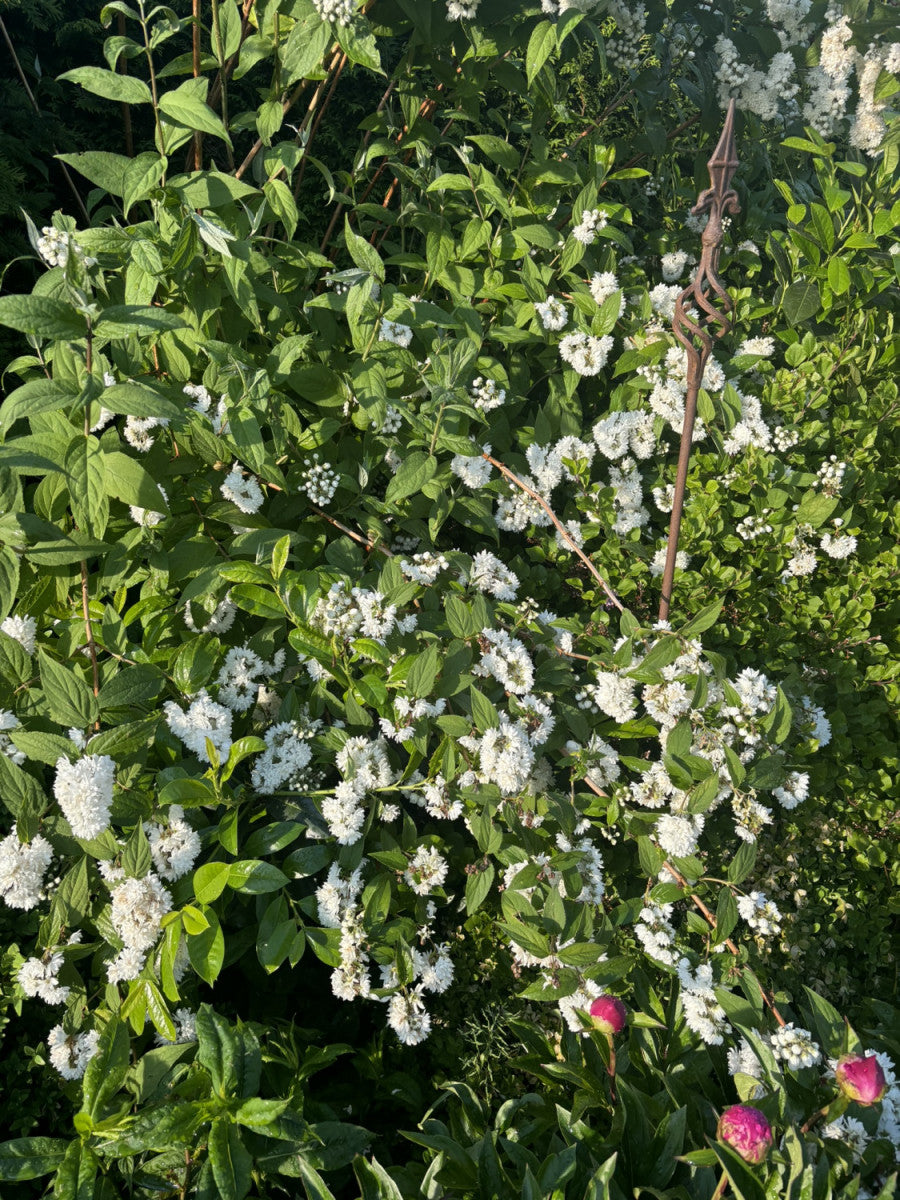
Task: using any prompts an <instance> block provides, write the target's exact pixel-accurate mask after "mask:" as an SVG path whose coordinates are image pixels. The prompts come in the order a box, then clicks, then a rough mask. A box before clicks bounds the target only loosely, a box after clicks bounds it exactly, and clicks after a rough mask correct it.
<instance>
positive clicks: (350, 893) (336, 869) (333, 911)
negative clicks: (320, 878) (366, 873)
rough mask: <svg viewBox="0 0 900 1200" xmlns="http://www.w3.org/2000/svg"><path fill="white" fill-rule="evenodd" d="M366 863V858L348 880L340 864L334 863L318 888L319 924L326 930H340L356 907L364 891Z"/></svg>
mask: <svg viewBox="0 0 900 1200" xmlns="http://www.w3.org/2000/svg"><path fill="white" fill-rule="evenodd" d="M366 862H367V860H366V859H365V858H364V859H362V860H361V861H360V863H359V865H358V866H356V867H354V868H353V870H352V871H351V872H350V874H349V875H348V876H347V878H346V879H345V878H344V877H343V876H342V875H341V868H340V866H339V864H338V863H332V864H331V866H330V867H329V868H328V876H327V878H326V879H325V882H324V883H322V884H320V885H319V887H318V888H316V904H317V906H318V912H319V923H320V924H321V925H324V927H325V928H326V929H340V927H341V922H342V921H343V919H344V917H345V916H346V915H347V913H348V912H350V911H351V910H352V909H354V908H355V907H356V902H357V899H358V898H359V894H360V892H361V891H362V889H363V877H362V876H363V869H364V868H365V866H366Z"/></svg>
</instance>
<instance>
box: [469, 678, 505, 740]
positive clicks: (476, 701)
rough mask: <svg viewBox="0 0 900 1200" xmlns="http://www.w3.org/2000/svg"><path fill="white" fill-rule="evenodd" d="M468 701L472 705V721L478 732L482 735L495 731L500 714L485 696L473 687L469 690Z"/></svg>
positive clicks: (498, 723)
mask: <svg viewBox="0 0 900 1200" xmlns="http://www.w3.org/2000/svg"><path fill="white" fill-rule="evenodd" d="M469 699H470V700H471V703H472V720H473V721H474V722H475V728H476V729H477V730H478V732H479V733H484V732H485V731H486V730H488V729H497V728H498V727H499V725H500V714H499V713H498V712H497V709H496V708H495V707H494V705H493V704H491V702H490V700H488V698H487V696H485V695H484V693H483V692H480V691H479V690H478V688H477V687H474V686H473V687H470V688H469Z"/></svg>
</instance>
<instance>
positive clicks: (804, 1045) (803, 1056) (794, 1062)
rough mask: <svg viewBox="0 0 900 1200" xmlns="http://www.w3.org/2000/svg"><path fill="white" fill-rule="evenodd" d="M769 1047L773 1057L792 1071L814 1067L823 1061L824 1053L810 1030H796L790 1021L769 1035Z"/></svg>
mask: <svg viewBox="0 0 900 1200" xmlns="http://www.w3.org/2000/svg"><path fill="white" fill-rule="evenodd" d="M768 1041H769V1046H770V1048H771V1050H772V1054H773V1056H774V1057H775V1058H776V1059H777V1060H778V1061H779V1062H782V1063H784V1065H785V1066H786V1067H789V1068H790V1069H791V1070H792V1071H799V1070H801V1069H802V1068H803V1067H814V1066H815V1065H816V1063H818V1062H821V1061H822V1051H821V1050H820V1049H819V1047H818V1046H817V1045H816V1043H815V1042H814V1041H813V1039H812V1034H811V1033H810V1032H809V1030H808V1029H795V1028H794V1022H793V1021H788V1023H787V1025H782V1026H781V1027H780V1028H778V1029H776V1030H775V1032H774V1033H772V1034H770V1035H769V1038H768Z"/></svg>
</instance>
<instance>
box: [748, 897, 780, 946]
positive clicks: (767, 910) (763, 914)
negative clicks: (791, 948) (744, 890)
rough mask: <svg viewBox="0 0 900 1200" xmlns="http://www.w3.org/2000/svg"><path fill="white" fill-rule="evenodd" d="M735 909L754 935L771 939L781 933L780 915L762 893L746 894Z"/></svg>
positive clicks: (776, 908)
mask: <svg viewBox="0 0 900 1200" xmlns="http://www.w3.org/2000/svg"><path fill="white" fill-rule="evenodd" d="M737 909H738V912H739V913H740V915H741V916H742V917H743V918H744V920H745V921H746V922H747V924H748V925H749V926H750V928H751V929H752V930H753V932H754V933H758V934H760V936H762V937H773V936H774V935H775V934H778V933H780V932H781V913H780V912H779V911H778V906H777V905H776V904H774V903H773V901H771V900H769V899H767V898H766V896H764V895H763V893H762V892H748V894H747V895H746V896H741V897H740V899H739V900H738V902H737Z"/></svg>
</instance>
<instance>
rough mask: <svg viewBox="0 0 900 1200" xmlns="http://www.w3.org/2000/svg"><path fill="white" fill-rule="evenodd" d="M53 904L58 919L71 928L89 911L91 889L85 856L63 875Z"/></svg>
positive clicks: (80, 921) (79, 922)
mask: <svg viewBox="0 0 900 1200" xmlns="http://www.w3.org/2000/svg"><path fill="white" fill-rule="evenodd" d="M53 906H54V909H55V911H56V913H57V914H58V916H59V919H60V920H61V921H62V922H64V923H65V924H66V925H68V926H70V927H71V928H77V927H78V926H79V925H80V924H81V923H82V921H83V920H84V919H85V917H86V916H87V915H88V913H89V912H90V909H91V891H90V885H89V883H88V860H87V857H86V856H85V857H82V858H80V859H79V860H78V862H77V863H76V864H75V866H74V867H72V869H71V870H70V871H68V872H67V873H66V875H64V876H63V880H62V883H61V884H60V885H59V887H58V888H57V890H56V895H55V896H54V897H53Z"/></svg>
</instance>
